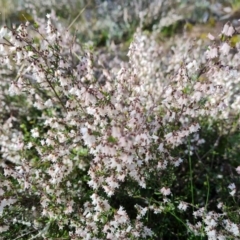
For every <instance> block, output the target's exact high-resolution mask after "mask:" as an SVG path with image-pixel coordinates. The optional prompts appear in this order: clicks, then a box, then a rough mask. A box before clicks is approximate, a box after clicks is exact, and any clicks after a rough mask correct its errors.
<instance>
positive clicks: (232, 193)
mask: <svg viewBox="0 0 240 240" xmlns="http://www.w3.org/2000/svg"><path fill="white" fill-rule="evenodd" d="M228 188H229V189H230V190H232V191H231V192H230V195H231V196H234V195H235V193H236V185H235V184H234V183H231V184H230V185H229V186H228Z"/></svg>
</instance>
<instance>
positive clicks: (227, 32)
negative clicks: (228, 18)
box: [222, 22, 235, 37]
mask: <svg viewBox="0 0 240 240" xmlns="http://www.w3.org/2000/svg"><path fill="white" fill-rule="evenodd" d="M234 32H235V29H234V27H233V26H232V25H231V24H230V23H229V22H227V23H226V24H225V25H224V27H223V30H222V34H224V35H225V36H227V37H231V36H232V35H233V34H234Z"/></svg>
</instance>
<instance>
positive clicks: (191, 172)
mask: <svg viewBox="0 0 240 240" xmlns="http://www.w3.org/2000/svg"><path fill="white" fill-rule="evenodd" d="M188 162H189V171H190V172H189V174H190V184H191V197H192V205H194V194H193V177H192V176H193V171H192V158H191V155H190V141H189V139H188Z"/></svg>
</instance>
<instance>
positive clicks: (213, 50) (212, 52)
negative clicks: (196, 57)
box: [206, 47, 218, 59]
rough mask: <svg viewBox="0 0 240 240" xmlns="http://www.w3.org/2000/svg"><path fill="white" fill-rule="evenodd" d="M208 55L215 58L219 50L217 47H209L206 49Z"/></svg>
mask: <svg viewBox="0 0 240 240" xmlns="http://www.w3.org/2000/svg"><path fill="white" fill-rule="evenodd" d="M206 56H207V58H209V59H213V58H216V57H218V50H217V48H216V47H213V48H212V47H209V49H208V50H207V51H206Z"/></svg>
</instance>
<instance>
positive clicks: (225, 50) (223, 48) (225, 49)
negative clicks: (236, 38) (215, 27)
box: [220, 42, 231, 55]
mask: <svg viewBox="0 0 240 240" xmlns="http://www.w3.org/2000/svg"><path fill="white" fill-rule="evenodd" d="M230 49H231V47H230V46H229V45H228V44H227V43H226V42H225V43H223V45H222V46H221V47H220V52H222V54H223V55H227V54H228V53H229V51H230Z"/></svg>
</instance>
